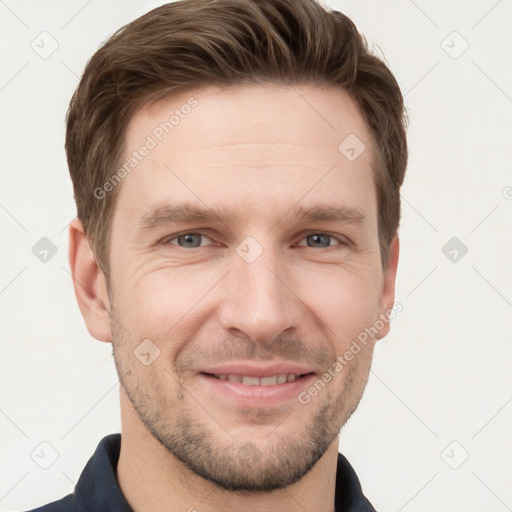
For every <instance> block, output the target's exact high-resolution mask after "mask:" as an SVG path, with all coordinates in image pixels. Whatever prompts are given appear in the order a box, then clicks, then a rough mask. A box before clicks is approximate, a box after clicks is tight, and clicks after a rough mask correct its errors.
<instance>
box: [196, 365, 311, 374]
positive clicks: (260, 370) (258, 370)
mask: <svg viewBox="0 0 512 512" xmlns="http://www.w3.org/2000/svg"><path fill="white" fill-rule="evenodd" d="M313 371H314V370H313V369H312V368H311V367H309V366H306V365H304V364H299V363H287V362H280V363H273V364H270V365H269V364H267V365H265V366H257V365H255V364H254V363H243V362H241V363H229V364H221V365H216V366H210V367H207V368H201V370H200V372H201V373H210V374H212V375H244V376H247V377H272V376H274V375H283V374H292V373H293V374H295V375H304V374H306V373H313Z"/></svg>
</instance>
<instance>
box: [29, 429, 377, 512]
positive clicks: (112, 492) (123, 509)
mask: <svg viewBox="0 0 512 512" xmlns="http://www.w3.org/2000/svg"><path fill="white" fill-rule="evenodd" d="M120 449H121V434H111V435H109V436H106V437H104V438H103V439H102V440H101V441H100V444H99V445H98V447H97V448H96V451H95V452H94V455H93V456H92V457H91V458H90V459H89V462H87V465H86V466H85V468H84V470H83V471H82V474H81V475H80V478H79V480H78V483H77V484H76V487H75V491H74V493H73V494H69V495H68V496H66V497H64V498H62V499H60V500H58V501H54V502H53V503H49V504H48V505H44V506H42V507H39V508H36V509H33V510H32V511H30V512H133V510H132V508H131V507H130V505H128V503H127V502H126V499H125V498H124V496H123V493H122V492H121V489H120V487H119V484H118V483H117V478H116V468H117V461H118V460H119V452H120ZM335 505H336V512H375V509H374V508H373V507H372V505H371V504H370V502H369V501H368V500H367V499H366V498H365V497H364V496H363V492H362V490H361V485H360V484H359V480H358V478H357V475H356V473H355V471H354V470H353V469H352V466H351V465H350V464H349V462H348V460H347V459H346V458H345V457H344V456H343V455H341V453H338V466H337V472H336V497H335Z"/></svg>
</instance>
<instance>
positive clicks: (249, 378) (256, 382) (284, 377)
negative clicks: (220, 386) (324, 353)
mask: <svg viewBox="0 0 512 512" xmlns="http://www.w3.org/2000/svg"><path fill="white" fill-rule="evenodd" d="M310 374H311V372H308V373H303V374H296V373H280V374H278V375H270V376H266V377H257V376H254V375H237V374H232V373H230V374H213V373H206V372H203V375H207V376H210V377H213V378H214V379H218V380H226V381H229V382H237V383H239V384H243V385H245V386H276V385H280V384H286V383H287V382H295V381H296V380H299V379H301V378H303V377H305V376H307V375H310Z"/></svg>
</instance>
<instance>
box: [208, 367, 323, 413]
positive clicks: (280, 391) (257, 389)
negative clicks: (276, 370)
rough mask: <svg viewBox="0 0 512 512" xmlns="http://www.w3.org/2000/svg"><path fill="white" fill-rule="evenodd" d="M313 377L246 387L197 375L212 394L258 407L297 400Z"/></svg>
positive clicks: (209, 376) (210, 376)
mask: <svg viewBox="0 0 512 512" xmlns="http://www.w3.org/2000/svg"><path fill="white" fill-rule="evenodd" d="M314 376H315V375H314V374H313V373H308V374H306V375H303V376H302V377H298V378H296V379H295V380H294V381H293V382H285V383H283V384H272V385H270V386H248V385H246V384H242V383H241V382H232V381H229V380H220V379H217V378H215V377H213V376H212V375H209V374H206V373H201V374H199V377H200V379H201V381H202V383H203V384H204V385H206V386H207V387H208V389H210V390H213V392H214V393H216V394H218V395H220V396H222V397H226V398H227V399H228V400H231V401H233V400H234V401H235V402H236V403H238V404H239V405H245V406H250V405H254V406H260V407H261V406H270V405H278V404H281V403H282V402H285V401H288V400H297V396H298V395H299V393H300V392H301V391H303V390H304V389H305V388H307V387H308V386H309V385H310V383H311V381H312V380H313V378H314Z"/></svg>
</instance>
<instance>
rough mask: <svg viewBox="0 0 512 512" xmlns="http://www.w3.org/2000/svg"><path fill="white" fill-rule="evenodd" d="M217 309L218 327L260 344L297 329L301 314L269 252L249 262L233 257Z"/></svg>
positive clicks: (295, 295)
mask: <svg viewBox="0 0 512 512" xmlns="http://www.w3.org/2000/svg"><path fill="white" fill-rule="evenodd" d="M219 309H220V311H219V321H220V324H221V327H222V328H223V329H225V330H226V331H227V332H229V334H230V335H233V336H245V337H248V338H250V339H251V340H252V341H254V342H258V343H262V344H270V343H272V341H274V340H275V339H276V338H277V336H279V335H280V334H282V333H284V332H285V331H287V330H290V331H291V330H293V329H294V328H296V327H298V326H299V323H300V320H301V318H302V315H303V303H302V301H301V299H300V298H299V296H298V293H297V291H295V290H294V289H293V279H292V276H291V274H290V272H289V271H287V269H286V266H285V263H284V262H282V261H281V262H279V261H277V257H276V255H275V254H274V252H273V251H271V250H269V249H266V250H265V251H263V254H261V256H259V257H258V258H257V259H256V261H253V262H252V263H248V262H247V261H245V260H244V259H243V258H241V257H239V256H238V254H234V266H233V269H232V270H231V272H229V273H228V275H227V276H226V281H225V283H224V294H223V300H222V301H221V304H220V306H219Z"/></svg>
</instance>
